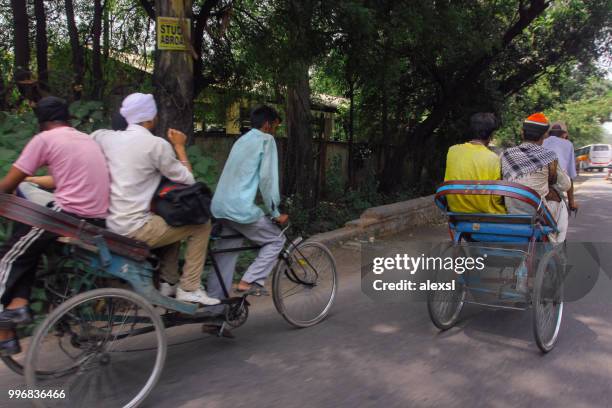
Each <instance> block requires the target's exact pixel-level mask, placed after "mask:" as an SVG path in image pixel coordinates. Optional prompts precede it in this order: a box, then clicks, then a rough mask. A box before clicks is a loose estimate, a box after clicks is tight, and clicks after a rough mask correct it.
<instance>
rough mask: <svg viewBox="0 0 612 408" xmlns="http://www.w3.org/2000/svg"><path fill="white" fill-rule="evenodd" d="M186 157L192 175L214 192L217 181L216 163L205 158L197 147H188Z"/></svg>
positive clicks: (209, 158)
mask: <svg viewBox="0 0 612 408" xmlns="http://www.w3.org/2000/svg"><path fill="white" fill-rule="evenodd" d="M187 156H188V157H189V161H190V162H191V164H192V166H193V174H194V176H195V178H196V180H198V181H202V182H204V183H205V184H206V185H207V186H208V187H210V189H211V190H214V189H215V187H216V186H217V180H218V179H219V173H218V171H217V162H216V161H215V160H214V159H213V158H211V157H209V156H206V155H205V154H204V152H203V151H202V148H201V147H200V146H198V145H193V146H190V147H188V148H187Z"/></svg>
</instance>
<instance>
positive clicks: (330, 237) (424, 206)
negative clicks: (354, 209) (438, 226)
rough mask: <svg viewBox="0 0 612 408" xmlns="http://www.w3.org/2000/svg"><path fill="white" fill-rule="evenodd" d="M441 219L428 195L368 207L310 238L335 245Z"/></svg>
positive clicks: (392, 232)
mask: <svg viewBox="0 0 612 408" xmlns="http://www.w3.org/2000/svg"><path fill="white" fill-rule="evenodd" d="M443 221H444V216H443V214H442V212H441V211H440V210H439V209H438V208H437V207H436V205H435V204H434V196H433V195H429V196H425V197H419V198H414V199H412V200H407V201H400V202H397V203H393V204H387V205H382V206H379V207H372V208H368V209H367V210H365V211H364V212H363V213H362V214H361V216H360V217H359V219H356V220H352V221H349V222H347V223H346V224H345V226H344V227H343V228H340V229H337V230H333V231H328V232H323V233H321V234H316V235H314V236H312V237H310V240H311V241H317V242H321V243H323V244H325V245H328V246H334V245H339V244H342V243H343V242H346V241H349V240H352V239H362V240H369V239H370V238H371V237H382V236H386V235H392V234H395V233H398V232H401V231H404V230H406V229H408V228H414V227H420V226H423V225H430V224H435V223H440V222H443Z"/></svg>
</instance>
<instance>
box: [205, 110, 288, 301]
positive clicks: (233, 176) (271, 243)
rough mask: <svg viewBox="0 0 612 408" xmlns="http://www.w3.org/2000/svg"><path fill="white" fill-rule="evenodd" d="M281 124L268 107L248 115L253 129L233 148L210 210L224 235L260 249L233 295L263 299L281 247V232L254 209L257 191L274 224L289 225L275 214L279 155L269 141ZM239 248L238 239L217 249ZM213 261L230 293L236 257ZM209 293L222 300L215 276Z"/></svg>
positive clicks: (211, 276) (211, 277) (226, 241)
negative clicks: (247, 241)
mask: <svg viewBox="0 0 612 408" xmlns="http://www.w3.org/2000/svg"><path fill="white" fill-rule="evenodd" d="M279 124H280V116H279V115H278V113H277V112H276V111H275V110H274V109H273V108H271V107H269V106H265V105H264V106H260V107H257V108H255V109H254V110H253V111H252V112H251V126H252V129H251V130H250V131H249V132H248V133H246V134H244V135H243V136H241V137H240V138H239V139H238V140H237V141H236V143H234V146H232V150H231V151H230V154H229V157H228V159H227V162H226V163H225V166H224V167H223V172H222V173H221V177H220V178H219V183H218V184H217V188H216V190H215V194H214V196H213V200H212V204H211V211H212V214H213V215H214V216H215V218H217V219H219V220H220V222H221V225H222V226H223V234H224V235H228V234H229V235H233V234H236V233H237V234H240V235H242V236H243V237H245V238H247V239H248V240H249V241H251V242H253V243H255V244H257V245H260V246H261V249H260V250H259V253H258V254H257V258H255V261H253V263H252V264H251V265H250V266H249V268H248V269H247V271H246V272H245V274H244V276H243V277H242V279H241V281H240V283H239V284H238V285H237V287H236V292H238V293H241V294H248V295H254V296H261V295H266V294H267V291H266V289H265V288H264V286H263V284H264V281H265V279H266V277H267V276H268V275H269V274H270V272H272V269H273V268H274V265H276V262H277V261H278V255H279V254H280V252H281V251H282V249H283V245H284V243H285V238H284V237H283V235H282V233H281V230H280V228H279V227H278V226H277V225H276V224H275V223H274V222H273V221H272V220H270V219H269V218H268V217H267V216H265V215H264V212H263V210H262V209H261V208H259V207H258V206H257V205H256V204H255V197H256V195H257V190H259V191H260V192H261V196H262V199H263V202H264V205H265V207H266V208H267V210H268V211H269V213H270V215H271V216H272V217H273V218H274V219H275V221H276V222H277V223H279V224H284V223H286V222H287V221H288V219H289V217H288V216H287V215H286V214H281V213H280V212H279V209H278V207H279V204H280V193H279V178H278V154H277V150H276V142H275V140H274V136H273V135H274V134H275V133H276V129H277V128H278V126H279ZM241 242H242V238H238V239H222V240H220V241H219V243H218V244H217V249H219V250H221V249H225V248H235V247H237V246H240V244H241ZM215 259H216V260H217V263H218V265H219V269H220V272H221V274H222V277H223V282H224V285H225V287H226V288H229V287H230V285H231V284H232V278H233V275H234V269H235V266H236V260H237V259H238V253H237V252H230V253H221V254H217V255H215ZM208 289H209V291H210V294H211V296H214V297H216V298H223V297H225V296H224V293H223V289H222V287H221V284H220V282H219V280H218V278H217V276H216V274H209V278H208Z"/></svg>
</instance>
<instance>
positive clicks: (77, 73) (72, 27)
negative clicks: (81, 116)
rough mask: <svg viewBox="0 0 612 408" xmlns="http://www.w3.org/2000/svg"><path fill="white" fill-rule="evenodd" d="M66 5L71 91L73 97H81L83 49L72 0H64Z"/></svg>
mask: <svg viewBox="0 0 612 408" xmlns="http://www.w3.org/2000/svg"><path fill="white" fill-rule="evenodd" d="M64 4H65V7H66V24H67V26H68V35H69V37H70V48H71V49H72V69H73V72H74V78H73V83H72V92H73V95H74V99H81V95H82V93H83V72H84V65H85V64H84V58H83V49H82V48H81V43H80V41H79V30H78V28H77V25H76V21H75V19H74V4H73V3H72V0H65V1H64Z"/></svg>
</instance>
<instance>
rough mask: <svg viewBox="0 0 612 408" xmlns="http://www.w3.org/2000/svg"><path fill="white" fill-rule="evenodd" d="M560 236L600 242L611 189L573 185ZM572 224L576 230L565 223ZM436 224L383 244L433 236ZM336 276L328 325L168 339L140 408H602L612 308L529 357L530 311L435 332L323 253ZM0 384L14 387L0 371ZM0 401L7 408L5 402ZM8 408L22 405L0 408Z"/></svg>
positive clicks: (581, 316)
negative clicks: (365, 288) (375, 296)
mask: <svg viewBox="0 0 612 408" xmlns="http://www.w3.org/2000/svg"><path fill="white" fill-rule="evenodd" d="M583 179H584V183H583V184H582V185H581V187H580V190H579V192H578V197H579V202H580V204H581V209H580V213H579V218H578V219H577V220H574V219H572V223H573V226H572V227H571V230H570V232H569V236H568V239H571V240H574V241H578V240H588V239H591V240H593V239H595V237H596V238H597V239H598V240H605V241H611V240H610V239H609V238H608V236H609V234H610V233H611V232H612V219H611V218H610V217H609V215H608V212H609V211H610V210H611V209H612V206H611V205H610V204H609V202H610V200H611V199H612V184H610V183H609V182H607V181H604V180H603V175H601V174H594V175H586V176H584V177H583ZM577 221H579V222H580V225H579V226H578V225H577ZM445 237H446V232H445V229H444V227H443V226H439V227H433V228H430V229H428V230H426V231H423V230H421V231H418V232H416V231H413V232H406V233H404V234H401V235H400V236H398V237H394V239H404V240H414V239H417V238H421V239H423V240H429V241H431V240H440V239H445ZM335 255H336V257H337V261H338V265H339V266H340V272H341V281H340V283H341V287H340V292H339V296H338V299H337V304H336V306H335V308H334V310H333V313H332V314H331V315H330V317H329V319H327V320H326V321H324V322H323V323H321V324H320V325H318V326H316V327H312V328H309V329H304V330H295V329H291V328H289V327H288V326H287V324H286V323H285V322H284V321H283V320H282V319H281V318H280V317H279V316H278V315H277V314H276V313H275V312H274V309H273V307H272V305H271V301H270V300H264V301H259V302H257V304H255V305H254V307H253V308H252V315H251V318H250V319H249V322H248V323H247V324H246V325H245V326H243V327H242V328H240V329H239V330H237V331H236V332H235V333H236V335H237V339H235V340H224V339H218V338H214V337H206V336H204V335H202V334H201V333H200V332H199V327H196V326H191V327H182V328H179V329H172V330H171V331H170V333H169V334H170V342H171V343H172V342H184V341H190V340H193V341H191V342H188V343H186V344H182V345H176V346H173V347H171V348H170V349H169V353H168V359H167V362H166V366H165V369H164V374H163V376H162V379H161V381H160V383H159V384H158V386H157V388H156V390H155V391H154V392H153V394H152V395H151V397H150V398H149V400H148V402H147V404H146V406H148V407H170V406H171V407H175V408H179V407H180V408H187V407H189V408H196V407H215V408H225V407H227V408H236V407H249V408H251V407H283V408H289V407H330V408H332V407H333V408H335V407H356V406H357V407H379V406H386V407H500V408H502V407H515V406H522V407H532V406H533V407H602V406H611V405H612V402H610V401H612V387H611V385H612V384H611V383H612V301H611V303H610V304H598V303H589V302H586V301H583V302H577V303H573V304H569V305H567V307H566V310H565V312H566V313H565V315H564V321H563V325H562V329H561V336H560V339H559V342H558V345H557V347H556V349H555V350H554V351H553V352H552V353H550V354H548V355H545V356H543V355H541V354H540V353H539V351H538V349H537V347H536V345H535V343H534V341H533V335H532V332H531V319H530V313H524V312H506V311H491V310H481V309H478V308H466V309H465V310H464V312H463V319H462V321H461V323H460V324H459V325H458V327H455V328H453V329H451V330H449V331H447V332H445V333H439V332H438V331H437V330H435V329H434V327H433V325H432V324H431V323H430V321H429V318H428V316H427V312H426V306H425V304H422V303H375V302H373V301H372V300H371V299H369V298H368V297H366V296H365V295H363V294H362V292H361V289H360V273H359V268H360V259H359V252H358V251H356V250H355V249H352V248H350V247H347V248H340V249H338V250H337V251H335ZM0 384H2V388H7V389H8V388H10V387H17V386H19V385H21V380H20V379H19V378H18V377H16V376H14V375H13V374H11V373H10V372H8V371H7V370H6V369H5V368H0ZM0 404H2V405H3V406H9V405H6V404H8V401H7V399H6V397H5V396H4V395H3V396H0ZM11 406H26V405H22V404H11Z"/></svg>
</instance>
